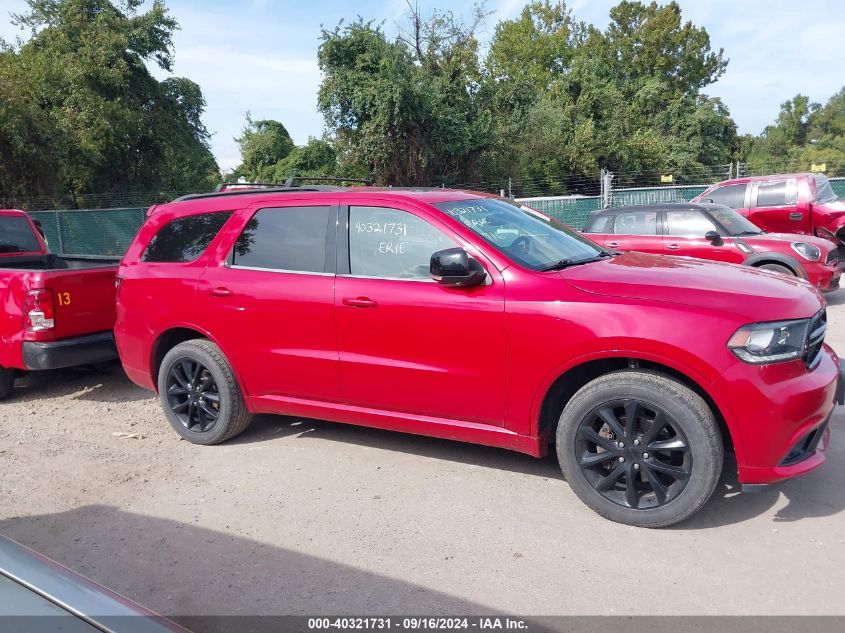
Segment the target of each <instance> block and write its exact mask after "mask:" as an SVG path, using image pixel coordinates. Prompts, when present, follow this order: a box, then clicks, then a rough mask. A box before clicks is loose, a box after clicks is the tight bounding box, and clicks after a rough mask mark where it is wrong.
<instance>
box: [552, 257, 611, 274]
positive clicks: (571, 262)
mask: <svg viewBox="0 0 845 633" xmlns="http://www.w3.org/2000/svg"><path fill="white" fill-rule="evenodd" d="M605 257H613V255H611V254H610V253H599V254H598V255H596V256H595V257H588V258H586V259H561V260H560V261H558V262H555V263H554V264H549V265H548V266H543V268H538V269H537V270H538V271H539V272H541V273H546V272H550V271H552V270H563V269H564V268H569V267H570V266H578V265H580V264H589V263H591V262H597V261H599V260H601V259H604V258H605Z"/></svg>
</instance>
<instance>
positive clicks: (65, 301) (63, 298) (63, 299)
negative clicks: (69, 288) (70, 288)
mask: <svg viewBox="0 0 845 633" xmlns="http://www.w3.org/2000/svg"><path fill="white" fill-rule="evenodd" d="M59 305H60V306H69V305H70V293H69V292H60V293H59Z"/></svg>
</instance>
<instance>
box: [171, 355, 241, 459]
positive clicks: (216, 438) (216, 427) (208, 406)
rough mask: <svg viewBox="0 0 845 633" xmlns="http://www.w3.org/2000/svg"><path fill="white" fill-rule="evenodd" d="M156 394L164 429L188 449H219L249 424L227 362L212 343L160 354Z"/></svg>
mask: <svg viewBox="0 0 845 633" xmlns="http://www.w3.org/2000/svg"><path fill="white" fill-rule="evenodd" d="M158 393H159V400H160V401H161V406H162V407H163V408H164V414H165V416H166V417H167V421H168V422H170V426H172V427H173V428H174V430H175V431H176V432H177V433H178V434H179V435H181V436H182V437H183V438H185V439H186V440H188V441H189V442H193V443H194V444H219V443H220V442H225V441H226V440H228V439H230V438H232V437H235V436H236V435H238V434H239V433H241V432H243V431H244V430H245V429H246V428H247V426H249V423H250V420H251V419H252V416H251V414H250V413H249V411H248V410H247V408H246V404H245V402H244V398H243V394H242V392H241V388H240V386H239V385H238V381H237V380H236V378H235V374H234V372H233V371H232V367H231V365H229V361H228V360H226V357H225V356H224V355H223V352H221V351H220V348H219V347H217V345H215V344H214V343H212V342H211V341H209V340H206V339H193V340H190V341H185V342H184V343H180V344H179V345H176V346H175V347H174V348H173V349H171V350H170V351H169V352H167V354H166V355H165V357H164V359H163V360H162V363H161V367H160V368H159V372H158Z"/></svg>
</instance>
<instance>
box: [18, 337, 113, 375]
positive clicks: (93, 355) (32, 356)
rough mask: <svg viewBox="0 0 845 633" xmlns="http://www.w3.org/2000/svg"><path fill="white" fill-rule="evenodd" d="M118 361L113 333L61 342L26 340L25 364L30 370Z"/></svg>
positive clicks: (68, 339) (24, 344)
mask: <svg viewBox="0 0 845 633" xmlns="http://www.w3.org/2000/svg"><path fill="white" fill-rule="evenodd" d="M115 358H117V347H115V344H114V335H113V334H112V333H111V332H99V333H97V334H88V335H86V336H75V337H73V338H66V339H62V340H60V341H50V342H44V343H38V342H33V341H24V343H23V364H24V366H25V367H26V368H27V369H29V370H41V369H60V368H62V367H73V366H74V365H87V364H90V363H102V362H105V361H109V360H114V359H115Z"/></svg>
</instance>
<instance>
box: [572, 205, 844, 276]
mask: <svg viewBox="0 0 845 633" xmlns="http://www.w3.org/2000/svg"><path fill="white" fill-rule="evenodd" d="M582 233H584V234H585V235H586V236H587V237H589V238H590V239H591V240H593V241H595V242H597V243H599V244H602V245H603V246H606V247H607V248H611V249H614V250H621V251H638V252H641V253H655V254H658V255H680V256H684V257H697V258H699V259H711V260H714V261H720V262H727V263H730V264H744V265H746V266H753V267H754V268H762V269H764V270H772V271H775V272H779V273H783V274H787V275H795V276H796V277H800V278H801V279H805V280H807V281H808V282H810V283H811V284H812V285H813V286H815V287H816V288H818V289H819V290H821V291H823V292H829V291H832V290H836V289H837V288H839V276H840V268H841V267H840V262H839V253H838V250H837V248H836V245H835V244H833V243H832V242H831V241H830V240H825V239H821V238H818V237H812V236H810V235H789V234H784V233H766V232H765V231H763V230H761V229H759V228H758V227H756V226H755V225H754V224H752V223H751V222H750V221H749V220H748V219H746V218H744V217H743V216H741V215H740V214H739V213H737V212H736V211H734V210H733V209H730V208H729V207H726V206H724V205H720V204H704V203H702V204H695V203H683V202H679V203H674V202H673V203H662V204H651V205H630V206H624V207H613V208H610V209H604V210H602V211H597V212H595V213H593V214H592V215H591V216H590V219H589V220H588V221H587V224H586V225H585V226H584V229H583V231H582Z"/></svg>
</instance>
